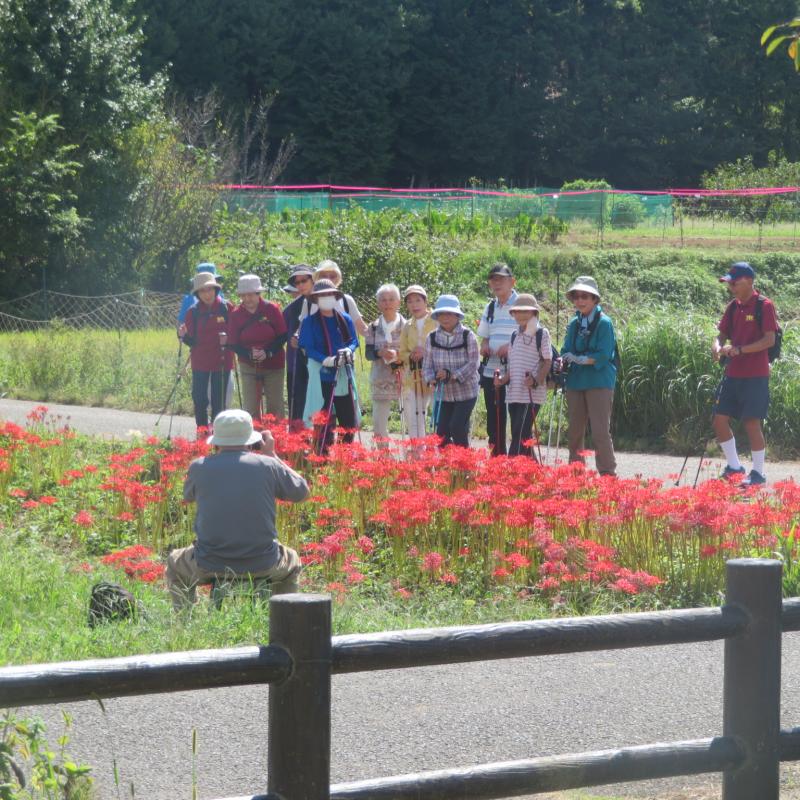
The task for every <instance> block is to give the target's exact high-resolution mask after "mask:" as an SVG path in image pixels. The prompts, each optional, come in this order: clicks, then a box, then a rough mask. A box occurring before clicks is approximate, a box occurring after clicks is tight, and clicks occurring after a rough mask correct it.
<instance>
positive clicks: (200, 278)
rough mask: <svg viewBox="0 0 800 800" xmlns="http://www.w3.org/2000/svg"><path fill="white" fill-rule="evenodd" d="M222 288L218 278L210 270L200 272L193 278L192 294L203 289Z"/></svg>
mask: <svg viewBox="0 0 800 800" xmlns="http://www.w3.org/2000/svg"><path fill="white" fill-rule="evenodd" d="M210 288H211V289H217V290H219V289H221V288H222V287H221V286H220V285H219V284H218V283H217V279H216V278H215V277H214V276H213V275H212V274H211V273H210V272H198V273H197V275H195V276H194V279H193V280H192V294H197V293H198V292H199V291H200V290H201V289H210Z"/></svg>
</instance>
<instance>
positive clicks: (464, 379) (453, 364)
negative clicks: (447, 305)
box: [422, 322, 481, 403]
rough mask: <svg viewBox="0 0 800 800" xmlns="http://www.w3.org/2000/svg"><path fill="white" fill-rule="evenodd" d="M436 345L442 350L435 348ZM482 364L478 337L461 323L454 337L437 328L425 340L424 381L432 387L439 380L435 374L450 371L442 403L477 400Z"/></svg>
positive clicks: (453, 333) (454, 332)
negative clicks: (433, 382) (442, 370)
mask: <svg viewBox="0 0 800 800" xmlns="http://www.w3.org/2000/svg"><path fill="white" fill-rule="evenodd" d="M465 334H466V337H465ZM434 337H435V339H434ZM465 338H466V342H465ZM434 342H435V343H436V344H438V345H442V346H441V347H434ZM480 360H481V359H480V354H479V352H478V340H477V339H476V338H475V334H474V333H473V332H472V331H470V330H467V328H465V327H464V326H463V325H462V324H461V323H460V322H459V323H458V325H456V327H455V328H453V332H452V333H447V332H446V331H444V330H442V329H441V328H437V329H436V330H435V331H431V333H429V334H428V338H427V339H426V340H425V358H424V359H423V361H422V377H423V378H424V380H425V382H426V383H430V382H431V381H434V380H436V373H437V372H438V371H439V370H440V369H447V370H450V380H449V381H447V383H445V385H444V395H443V397H442V399H443V400H444V401H445V402H446V403H453V402H457V401H459V400H471V399H472V398H473V397H477V396H478V368H479V366H480Z"/></svg>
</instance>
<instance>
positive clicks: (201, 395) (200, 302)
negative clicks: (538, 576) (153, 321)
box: [178, 272, 233, 428]
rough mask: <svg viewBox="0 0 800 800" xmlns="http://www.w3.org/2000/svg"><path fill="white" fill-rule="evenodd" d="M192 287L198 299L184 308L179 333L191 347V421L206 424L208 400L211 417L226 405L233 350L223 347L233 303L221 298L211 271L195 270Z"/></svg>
mask: <svg viewBox="0 0 800 800" xmlns="http://www.w3.org/2000/svg"><path fill="white" fill-rule="evenodd" d="M192 289H193V294H194V296H195V297H196V299H197V303H196V304H195V305H193V306H192V307H191V308H189V309H188V311H187V312H186V317H185V318H184V321H183V322H182V323H181V325H180V327H179V328H178V336H180V338H181V339H182V340H183V342H184V344H187V345H188V346H189V348H190V350H191V364H192V403H193V405H194V421H195V424H196V425H197V427H198V428H207V427H208V421H209V416H208V405H209V400H210V402H211V417H210V419H212V420H213V419H214V418H215V417H216V416H217V414H219V413H220V411H222V410H223V409H224V407H225V397H226V394H227V390H228V382H229V381H230V376H231V370H232V369H233V354H232V353H231V352H230V350H228V348H227V347H226V344H227V328H228V321H229V318H230V316H231V314H232V311H233V306H232V305H231V304H230V303H228V302H227V301H226V300H223V299H222V297H221V296H220V292H221V290H222V287H221V286H220V285H219V284H218V283H217V280H216V278H215V277H214V275H212V274H211V273H210V272H198V273H197V274H196V275H195V276H194V281H193V282H192Z"/></svg>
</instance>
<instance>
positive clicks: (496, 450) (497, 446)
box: [492, 369, 505, 456]
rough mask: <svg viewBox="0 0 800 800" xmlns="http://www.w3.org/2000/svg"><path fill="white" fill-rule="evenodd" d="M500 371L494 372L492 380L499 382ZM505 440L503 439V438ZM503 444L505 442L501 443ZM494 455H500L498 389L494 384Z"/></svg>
mask: <svg viewBox="0 0 800 800" xmlns="http://www.w3.org/2000/svg"><path fill="white" fill-rule="evenodd" d="M499 378H500V370H499V369H496V370H495V371H494V380H495V381H496V380H499ZM503 438H504V439H505V437H503ZM503 444H505V442H503ZM492 449H493V451H494V455H496V456H499V455H500V387H499V386H498V385H497V384H496V383H495V386H494V447H493V448H492Z"/></svg>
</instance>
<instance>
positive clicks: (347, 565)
mask: <svg viewBox="0 0 800 800" xmlns="http://www.w3.org/2000/svg"><path fill="white" fill-rule="evenodd" d="M59 422H60V421H59V420H58V419H54V418H52V417H50V416H49V415H48V413H47V409H46V408H45V407H40V408H39V409H37V410H36V411H35V412H34V413H32V414H31V418H30V420H29V424H28V425H27V426H26V427H21V426H18V425H15V424H12V423H0V496H2V497H3V504H2V516H1V517H0V525H2V530H0V542H2V546H0V580H3V582H4V593H3V595H2V597H0V642H2V644H4V645H5V646H4V647H3V650H2V652H4V653H7V654H10V655H7V657H6V658H7V660H8V661H12V662H13V661H25V660H36V656H37V655H39V657H41V656H47V657H50V658H59V657H67V656H69V657H75V656H80V655H89V654H103V655H110V654H117V653H123V652H128V651H135V649H136V647H137V646H139V647H147V648H148V649H162V648H167V649H168V648H171V647H184V646H192V647H194V646H198V644H201V643H202V644H208V645H212V644H218V645H220V644H233V643H237V642H238V641H239V640H248V639H249V638H251V637H255V638H263V628H264V623H265V620H264V615H263V611H261V612H259V610H258V609H257V608H254V606H253V604H251V603H244V602H235V601H234V602H230V603H227V602H226V603H225V605H224V608H223V612H213V611H212V610H210V609H209V604H208V603H207V602H205V601H201V603H200V604H199V605H198V607H197V608H196V609H195V610H194V612H193V614H192V615H190V619H188V620H187V619H186V618H185V617H181V618H177V617H175V615H173V614H172V612H171V610H170V608H169V603H168V601H167V593H166V589H165V587H164V583H163V573H164V566H163V565H164V558H165V556H166V553H167V552H168V550H169V549H170V548H171V547H175V546H183V545H185V544H187V543H189V542H190V541H191V540H192V537H193V534H192V522H193V513H194V507H193V506H192V505H186V504H185V503H183V501H182V484H183V477H184V475H185V471H186V468H187V466H188V464H189V463H190V462H191V461H192V459H194V458H196V457H198V456H199V455H203V454H205V453H207V452H208V447H207V445H206V444H205V443H204V442H202V441H198V442H194V441H186V440H183V439H174V440H172V441H167V440H159V439H156V438H150V439H146V440H143V441H141V442H137V443H133V444H131V443H108V442H101V441H98V440H92V439H89V438H87V437H81V436H78V435H76V434H75V433H74V432H73V431H71V430H69V429H68V428H65V427H60V425H59ZM271 430H272V431H273V434H274V436H275V438H276V443H277V448H278V451H279V453H280V454H281V455H282V457H283V458H285V459H286V460H287V461H289V462H291V463H292V464H293V465H294V466H295V467H296V468H297V469H298V470H300V471H301V472H302V473H303V474H304V475H305V476H306V477H307V479H308V480H309V483H310V484H311V487H312V489H311V497H310V498H309V499H308V500H307V501H305V502H304V503H301V504H289V503H280V508H279V530H280V532H281V539H282V540H283V541H285V542H286V543H287V544H289V545H291V546H292V547H295V548H296V549H297V550H298V551H299V552H300V553H301V555H302V558H303V561H304V563H305V565H306V568H305V571H304V575H303V584H304V588H305V589H306V590H314V591H318V590H322V591H328V592H331V593H332V594H333V596H334V599H335V601H336V604H335V607H336V611H335V620H336V621H337V623H338V624H337V630H353V629H355V630H359V629H362V630H365V629H376V628H379V627H390V626H393V625H394V626H403V625H406V624H409V623H412V624H413V623H414V622H424V623H426V624H448V623H454V622H458V623H461V622H474V621H483V620H485V619H491V618H501V617H502V618H508V617H509V616H511V617H515V618H530V617H539V616H543V615H548V614H551V615H552V614H565V613H570V614H574V613H586V612H596V611H614V610H622V609H631V608H634V609H638V608H658V607H665V606H670V607H679V606H687V605H692V604H705V603H714V602H717V600H718V598H719V596H720V592H721V590H722V588H723V573H724V561H725V559H726V558H729V557H732V556H742V555H748V556H753V555H775V554H777V555H778V556H779V557H780V558H782V559H783V560H784V562H785V565H786V569H785V578H784V582H785V591H786V593H787V594H794V593H795V590H796V588H797V583H798V574H800V573H798V568H797V562H796V555H797V548H796V543H795V534H796V533H797V530H798V527H797V526H798V521H799V520H800V486H798V485H797V484H795V483H794V482H792V481H788V482H784V483H779V484H775V485H773V486H772V487H771V489H770V490H769V491H764V490H760V491H759V490H750V491H749V492H747V493H746V492H744V491H743V490H741V489H739V488H738V487H736V486H735V485H733V484H727V483H724V482H722V481H716V480H714V481H707V482H705V483H703V484H700V485H699V486H698V487H697V488H691V487H689V486H684V487H677V488H676V487H673V486H672V485H666V484H664V483H662V482H661V481H657V480H648V479H646V478H637V479H626V480H623V479H616V478H609V477H600V476H599V475H598V474H597V473H595V472H593V471H588V470H586V469H584V468H583V467H582V466H580V465H566V464H563V465H558V466H556V467H541V466H539V465H538V464H537V463H536V462H535V461H533V460H531V459H528V458H524V457H519V458H497V459H490V458H489V457H488V454H487V453H486V452H483V451H477V450H466V449H461V448H453V447H451V448H446V449H444V450H442V449H440V448H438V447H436V446H435V445H434V443H433V442H431V443H429V444H424V445H422V446H420V447H418V448H417V449H415V450H413V451H410V452H399V451H398V450H399V449H400V446H399V445H398V450H393V449H391V448H390V449H384V450H371V449H366V448H364V447H362V446H360V445H358V444H354V445H351V446H334V447H333V448H332V449H331V451H330V454H329V455H328V456H327V457H320V456H316V455H314V454H313V451H312V448H311V443H310V439H309V434H308V433H306V432H301V433H296V432H287V431H286V430H285V429H284V428H283V427H281V426H278V425H274V426H272V427H271ZM101 579H105V580H115V581H119V582H121V583H123V584H125V585H126V586H128V587H129V588H131V589H132V590H133V591H134V593H135V594H136V595H137V597H139V598H140V599H141V600H142V603H143V605H144V607H145V614H144V615H143V618H141V619H138V620H136V621H134V622H133V623H130V624H128V623H125V624H117V625H110V626H102V627H105V628H111V629H113V632H108V631H99V632H93V633H91V634H85V635H84V634H83V633H81V634H80V635H79V634H78V631H83V628H85V627H86V626H85V606H86V602H87V600H88V595H89V590H90V587H91V584H92V583H93V582H95V581H97V580H101ZM255 605H256V606H257V605H258V604H255ZM237 615H238V616H237ZM43 626H44V628H45V629H46V630H47V631H48V633H45V632H43V630H42V627H43ZM148 629H153V630H157V631H159V632H160V633H159V634H158V635H151V636H150V637H149V638H148V636H147V635H144V637H143V634H142V631H146V630H148ZM165 631H168V632H169V635H164V634H165ZM53 635H56V638H57V639H59V637H60V641H61V646H59V645H58V642H56V643H55V644H53V643H52V642H51V643H50V645H49V646H48V647H47V648H46V649H44V650H42V649H41V648H40V647H38V646H35V645H34V644H32V643H31V640H32V638H36V639H37V641H38V640H40V639H41V637H42V636H48V637H50V638H52V636H53ZM76 637H77V639H76ZM81 637H82V638H81ZM26 648H27V649H26Z"/></svg>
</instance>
